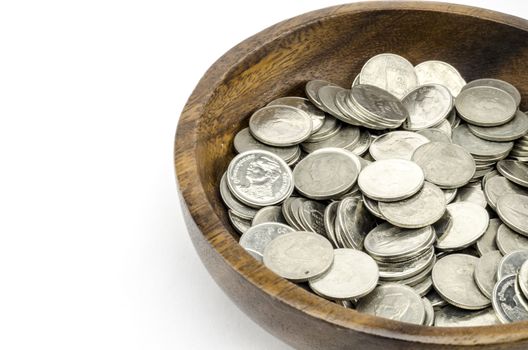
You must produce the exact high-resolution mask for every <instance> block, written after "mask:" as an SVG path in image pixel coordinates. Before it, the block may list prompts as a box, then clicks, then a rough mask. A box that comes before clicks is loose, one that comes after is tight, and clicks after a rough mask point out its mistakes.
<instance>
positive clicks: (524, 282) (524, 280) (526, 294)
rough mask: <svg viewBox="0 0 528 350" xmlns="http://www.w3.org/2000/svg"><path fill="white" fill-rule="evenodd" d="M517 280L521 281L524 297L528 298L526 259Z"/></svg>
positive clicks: (520, 286) (527, 267)
mask: <svg viewBox="0 0 528 350" xmlns="http://www.w3.org/2000/svg"><path fill="white" fill-rule="evenodd" d="M517 282H518V283H519V288H520V289H521V292H522V293H523V295H524V297H525V298H528V261H525V262H524V264H522V266H521V269H520V270H519V276H518V281H517Z"/></svg>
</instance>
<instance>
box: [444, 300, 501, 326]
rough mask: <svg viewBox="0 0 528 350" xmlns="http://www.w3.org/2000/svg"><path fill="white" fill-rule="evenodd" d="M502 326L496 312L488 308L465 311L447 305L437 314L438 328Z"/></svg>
mask: <svg viewBox="0 0 528 350" xmlns="http://www.w3.org/2000/svg"><path fill="white" fill-rule="evenodd" d="M496 324H500V321H499V319H498V318H497V315H496V314H495V310H493V308H491V307H488V308H486V309H484V310H477V311H471V310H464V309H460V308H458V307H454V306H451V305H447V306H445V307H443V308H441V309H438V310H437V311H436V312H435V324H434V325H435V326H437V327H479V326H493V325H496Z"/></svg>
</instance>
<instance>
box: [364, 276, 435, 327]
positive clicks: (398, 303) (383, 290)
mask: <svg viewBox="0 0 528 350" xmlns="http://www.w3.org/2000/svg"><path fill="white" fill-rule="evenodd" d="M356 310H357V311H359V312H363V313H367V314H370V315H374V316H379V317H383V318H388V319H391V320H394V321H400V322H406V323H414V324H418V325H421V324H423V322H424V319H425V309H424V305H423V302H422V300H421V297H420V295H418V293H416V292H415V291H414V290H413V289H412V288H411V287H408V286H405V285H401V284H396V283H389V284H385V285H383V286H379V287H377V288H376V289H374V291H372V292H371V293H370V294H369V295H367V296H366V297H364V298H362V299H361V300H359V302H358V304H357V307H356Z"/></svg>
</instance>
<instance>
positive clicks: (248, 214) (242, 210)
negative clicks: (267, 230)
mask: <svg viewBox="0 0 528 350" xmlns="http://www.w3.org/2000/svg"><path fill="white" fill-rule="evenodd" d="M220 196H221V197H222V200H223V201H224V203H225V205H226V206H227V207H228V208H229V209H231V210H232V211H233V214H235V215H236V216H237V217H239V218H241V219H245V220H249V221H251V219H253V217H254V216H255V215H256V214H257V210H256V209H254V208H250V207H248V206H247V205H245V204H243V203H241V202H240V201H239V200H238V199H236V198H235V197H234V196H233V195H232V194H231V190H229V187H228V186H227V177H226V173H224V175H222V179H221V180H220Z"/></svg>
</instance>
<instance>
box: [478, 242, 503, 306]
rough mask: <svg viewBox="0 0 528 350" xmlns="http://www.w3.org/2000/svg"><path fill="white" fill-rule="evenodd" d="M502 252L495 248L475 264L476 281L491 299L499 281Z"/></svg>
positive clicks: (483, 292)
mask: <svg viewBox="0 0 528 350" xmlns="http://www.w3.org/2000/svg"><path fill="white" fill-rule="evenodd" d="M501 259H502V254H501V253H500V252H499V251H498V250H494V251H491V252H488V253H485V254H483V255H482V256H481V257H480V258H479V260H478V262H477V264H476V266H475V276H474V277H475V282H476V283H477V286H478V287H479V289H480V291H481V292H482V294H484V295H485V296H486V297H487V298H488V299H490V300H491V296H492V294H493V287H495V283H497V270H498V268H499V263H500V261H501Z"/></svg>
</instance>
